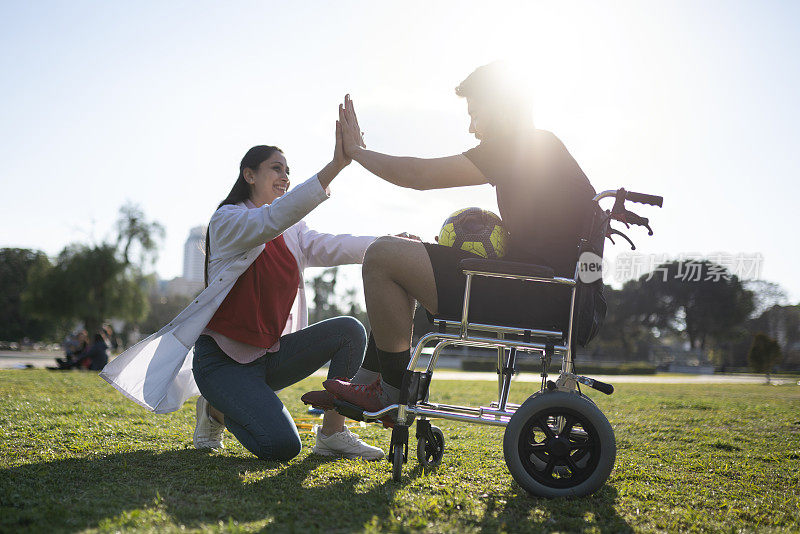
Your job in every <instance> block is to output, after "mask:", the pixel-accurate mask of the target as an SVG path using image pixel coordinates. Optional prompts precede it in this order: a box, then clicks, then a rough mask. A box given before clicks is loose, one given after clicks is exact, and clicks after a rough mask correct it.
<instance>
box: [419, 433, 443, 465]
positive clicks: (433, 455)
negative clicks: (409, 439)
mask: <svg viewBox="0 0 800 534" xmlns="http://www.w3.org/2000/svg"><path fill="white" fill-rule="evenodd" d="M443 456H444V434H442V431H441V430H439V427H435V426H431V427H430V433H429V434H428V435H426V436H420V437H419V438H418V439H417V461H418V462H419V465H420V466H422V468H423V469H435V468H437V467H439V464H441V463H442V457H443Z"/></svg>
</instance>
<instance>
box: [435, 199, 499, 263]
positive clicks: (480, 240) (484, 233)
mask: <svg viewBox="0 0 800 534" xmlns="http://www.w3.org/2000/svg"><path fill="white" fill-rule="evenodd" d="M438 243H439V244H440V245H444V246H446V247H456V248H460V249H461V250H466V251H467V252H472V253H473V254H477V255H478V256H483V257H484V258H488V259H490V260H495V259H498V258H502V257H503V256H505V255H506V248H507V246H508V231H507V230H506V229H505V227H504V226H503V221H502V220H501V219H500V217H498V216H497V215H495V214H494V213H492V212H491V211H487V210H483V209H481V208H464V209H461V210H458V211H456V212H455V213H453V214H451V215H450V216H449V217H448V218H447V220H446V221H444V224H443V225H442V229H441V231H439V241H438Z"/></svg>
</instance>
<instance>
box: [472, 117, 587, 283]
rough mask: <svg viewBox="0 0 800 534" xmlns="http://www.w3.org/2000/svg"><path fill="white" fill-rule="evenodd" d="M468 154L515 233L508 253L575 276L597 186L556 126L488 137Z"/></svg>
mask: <svg viewBox="0 0 800 534" xmlns="http://www.w3.org/2000/svg"><path fill="white" fill-rule="evenodd" d="M464 155H465V156H467V157H468V158H469V159H470V161H472V163H473V164H475V166H476V167H478V169H479V170H480V171H481V172H482V173H483V175H484V176H485V177H486V178H487V180H488V181H489V183H491V184H492V185H493V186H495V188H496V192H497V205H498V207H499V208H500V216H501V217H502V219H503V222H504V224H505V226H506V229H507V230H508V231H509V233H510V234H511V243H510V246H509V252H508V255H507V256H506V257H505V258H503V259H505V260H508V261H520V262H526V263H536V264H540V265H542V264H543V265H549V266H550V267H552V268H553V269H554V270H555V271H556V275H557V276H567V277H569V278H572V277H573V276H574V274H575V263H576V261H577V247H578V243H579V240H580V238H581V237H583V236H585V234H586V233H587V230H588V225H589V224H590V222H591V215H592V213H593V208H592V203H591V200H592V197H593V196H594V195H595V190H594V188H593V187H592V185H591V184H590V183H589V180H588V179H587V178H586V175H585V174H584V173H583V171H582V170H581V168H580V167H579V166H578V164H577V162H576V161H575V160H574V159H573V157H572V156H571V155H570V153H569V152H568V151H567V149H566V147H564V144H563V143H562V142H561V141H560V140H559V139H558V138H557V137H556V136H555V135H553V134H552V133H551V132H548V131H545V130H535V129H531V130H527V131H523V132H520V133H517V134H515V135H514V136H508V137H500V138H493V139H484V140H482V141H481V144H480V145H478V146H476V147H475V148H472V149H470V150H468V151H466V152H464Z"/></svg>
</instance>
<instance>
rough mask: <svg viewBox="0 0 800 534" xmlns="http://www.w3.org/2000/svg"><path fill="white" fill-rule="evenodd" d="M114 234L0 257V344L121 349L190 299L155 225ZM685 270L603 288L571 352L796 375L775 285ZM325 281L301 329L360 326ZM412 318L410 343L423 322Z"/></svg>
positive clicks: (347, 301)
mask: <svg viewBox="0 0 800 534" xmlns="http://www.w3.org/2000/svg"><path fill="white" fill-rule="evenodd" d="M114 230H115V232H114V236H113V237H112V238H110V239H107V240H106V241H103V242H100V243H94V244H86V243H72V244H70V245H67V246H66V247H64V249H62V250H61V252H60V253H59V254H58V255H57V256H56V257H55V258H52V259H51V258H48V256H47V255H46V254H44V253H43V252H41V251H36V250H30V249H14V248H4V249H0V340H4V341H15V340H22V339H24V338H27V339H31V340H36V341H58V340H60V339H63V336H64V335H65V334H66V333H67V332H69V331H70V330H71V329H73V328H74V327H75V326H76V325H77V324H82V325H83V327H84V328H86V329H87V330H89V331H90V332H91V331H94V330H97V329H99V328H100V327H101V326H102V325H103V324H104V323H105V322H106V321H108V320H110V319H117V320H119V321H121V322H123V323H124V324H125V325H126V326H125V328H124V329H123V331H122V332H121V333H120V334H121V335H122V338H123V342H125V341H126V339H127V338H128V337H129V336H131V334H134V333H136V332H137V331H138V332H141V333H143V334H149V333H151V332H154V331H156V330H157V329H158V328H160V327H161V326H163V324H165V323H167V322H168V321H169V320H170V319H172V318H173V317H174V316H175V315H176V314H177V313H178V312H179V311H180V310H181V309H183V307H184V306H186V305H187V304H188V302H189V301H190V300H191V298H192V296H190V295H189V296H175V295H170V296H168V295H165V294H163V293H162V292H160V291H158V290H157V284H158V280H157V277H156V275H155V274H154V273H152V272H148V271H149V270H151V268H152V266H153V264H154V262H155V260H156V258H157V255H158V247H159V243H160V241H161V240H162V239H163V236H164V228H163V226H162V225H161V224H160V223H158V222H155V221H150V220H148V219H147V218H146V217H145V215H144V212H143V211H142V209H141V208H140V207H138V206H136V205H134V204H126V205H124V206H123V207H122V208H120V211H119V216H118V219H117V221H116V224H115V226H114ZM689 261H691V265H688V264H687V262H683V261H673V262H667V263H664V264H662V265H660V266H658V267H657V268H656V269H654V271H653V272H651V273H647V274H645V275H642V276H641V277H640V278H638V279H635V280H631V281H628V282H626V283H625V284H624V285H623V286H622V287H621V288H620V289H614V288H611V287H609V286H606V288H605V296H606V300H607V302H608V312H607V315H606V318H605V323H604V326H603V328H602V329H601V331H600V334H599V335H598V337H597V338H596V339H595V340H593V342H592V343H591V344H590V346H589V348H588V349H586V350H584V351H583V352H584V353H585V354H587V353H588V354H589V355H591V356H592V357H593V358H594V359H601V360H602V359H611V360H616V361H635V360H652V359H653V353H654V351H657V350H659V348H663V347H665V346H672V347H684V348H688V349H689V350H692V351H695V352H697V353H698V354H700V355H702V356H703V357H704V358H706V359H708V360H709V361H711V362H712V363H714V364H715V365H716V366H717V367H718V368H720V369H722V370H725V369H726V368H736V367H745V366H748V365H754V363H753V361H754V360H752V358H754V356H753V349H755V353H756V356H755V358H756V359H758V354H767V355H768V358H767V366H768V367H769V368H772V367H774V366H775V365H776V364H777V365H779V366H781V367H782V368H784V369H792V368H800V305H786V300H787V299H786V293H785V292H784V291H783V290H782V289H781V288H780V286H778V285H777V284H773V283H770V282H765V281H751V282H747V283H744V282H742V281H741V280H740V279H739V278H738V277H737V276H735V275H733V274H731V273H730V272H729V271H727V270H726V269H725V268H724V267H722V266H720V265H717V264H715V263H713V262H711V261H708V260H704V261H698V260H689ZM690 267H691V270H692V277H691V278H690V279H687V277H686V272H687V270H688V269H689V268H690ZM656 273H657V274H656ZM337 274H338V270H337V268H330V269H325V270H324V271H322V272H321V273H320V274H318V275H317V276H315V277H313V278H311V279H309V280H308V281H307V282H306V283H307V285H308V288H309V289H310V290H311V291H313V295H314V297H313V304H312V305H311V306H310V307H309V320H310V322H311V323H314V322H318V321H321V320H324V319H327V318H329V317H334V316H337V315H351V316H354V317H356V318H358V319H359V320H361V321H362V322H363V323H364V324H365V325H366V326H367V327H368V320H367V316H366V312H365V311H364V309H363V306H362V304H361V302H360V301H359V298H358V297H357V295H356V289H355V288H348V289H347V290H345V291H341V290H340V288H339V287H338V286H337V285H336V281H337ZM418 315H420V317H418V318H417V320H416V321H415V324H416V325H417V332H418V333H420V334H421V333H424V332H423V331H424V330H425V328H426V327H425V321H424V313H418ZM758 334H761V335H762V337H758ZM134 337H135V336H134ZM771 342H774V345H773V344H770V343H771ZM765 347H766V348H765ZM762 359H763V358H762ZM762 367H763V365H762Z"/></svg>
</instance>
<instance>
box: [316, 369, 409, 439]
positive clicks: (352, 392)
mask: <svg viewBox="0 0 800 534" xmlns="http://www.w3.org/2000/svg"><path fill="white" fill-rule="evenodd" d="M322 386H323V387H324V388H325V389H326V390H328V393H330V394H332V395H333V396H334V397H336V398H337V399H340V400H343V401H345V402H349V403H350V404H355V405H356V406H358V407H359V408H363V409H364V411H365V412H377V411H378V410H382V409H383V408H385V407H386V406H388V404H387V403H385V402H384V401H383V400H382V398H381V394H382V393H383V388H382V387H381V379H380V378H378V379H377V380H376V381H375V382H373V383H372V384H351V383H350V382H348V381H346V380H342V379H340V378H333V379H329V380H326V381H325V382H323V383H322ZM380 420H381V422H383V426H385V427H386V428H394V419H393V418H392V417H391V416H386V417H382V418H381V419H380Z"/></svg>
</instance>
